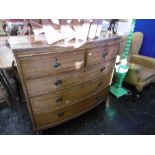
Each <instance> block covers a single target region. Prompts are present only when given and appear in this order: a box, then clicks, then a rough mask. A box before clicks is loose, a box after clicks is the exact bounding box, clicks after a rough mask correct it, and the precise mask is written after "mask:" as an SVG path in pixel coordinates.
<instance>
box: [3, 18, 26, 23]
mask: <svg viewBox="0 0 155 155" xmlns="http://www.w3.org/2000/svg"><path fill="white" fill-rule="evenodd" d="M2 21H4V22H13V23H16V22H24V21H25V19H2Z"/></svg>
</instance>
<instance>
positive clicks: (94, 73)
mask: <svg viewBox="0 0 155 155" xmlns="http://www.w3.org/2000/svg"><path fill="white" fill-rule="evenodd" d="M114 65H115V58H113V59H111V60H109V61H103V62H101V63H100V64H97V65H94V66H91V67H88V68H87V69H86V68H83V69H81V70H77V71H69V72H67V73H66V72H63V73H60V74H56V75H53V76H46V77H42V78H34V79H30V80H26V81H25V84H26V87H27V91H28V95H29V97H33V96H39V95H42V94H48V93H51V92H54V91H59V90H63V89H66V88H72V87H73V86H77V85H79V84H81V83H85V82H88V81H91V80H93V79H96V78H98V77H100V76H102V75H104V74H106V73H107V72H108V71H110V70H113V69H114Z"/></svg>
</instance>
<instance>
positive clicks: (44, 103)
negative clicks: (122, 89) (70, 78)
mask: <svg viewBox="0 0 155 155" xmlns="http://www.w3.org/2000/svg"><path fill="white" fill-rule="evenodd" d="M111 74H112V73H108V74H106V75H105V76H103V77H101V78H98V79H96V80H93V81H91V82H88V83H85V84H82V85H79V86H77V87H73V88H72V89H69V90H64V91H58V92H54V93H51V94H49V95H43V96H38V97H33V98H30V103H31V107H32V109H33V111H34V113H36V112H37V113H41V112H44V111H49V110H52V109H54V108H55V109H56V108H60V107H63V106H66V105H69V104H72V103H73V102H77V101H78V100H82V99H83V98H85V97H87V96H89V95H91V94H93V93H96V92H98V91H99V90H101V89H103V88H105V87H107V86H109V85H110V82H111V80H110V79H111Z"/></svg>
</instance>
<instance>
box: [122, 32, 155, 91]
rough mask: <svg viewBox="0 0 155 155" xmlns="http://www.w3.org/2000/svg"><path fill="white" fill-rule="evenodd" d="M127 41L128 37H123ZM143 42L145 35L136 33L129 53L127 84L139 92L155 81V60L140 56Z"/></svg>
mask: <svg viewBox="0 0 155 155" xmlns="http://www.w3.org/2000/svg"><path fill="white" fill-rule="evenodd" d="M123 39H124V41H126V39H127V37H126V36H125V37H123ZM142 42H143V33H141V32H135V33H134V34H133V40H132V43H131V48H130V53H129V60H128V61H129V67H130V68H129V71H128V73H127V75H126V78H125V82H127V83H128V84H131V85H133V86H135V87H136V89H137V90H138V91H142V90H143V88H144V87H145V86H146V85H148V84H150V83H151V82H153V81H154V80H155V59H154V58H150V57H147V56H143V55H139V54H138V53H139V50H140V48H141V45H142Z"/></svg>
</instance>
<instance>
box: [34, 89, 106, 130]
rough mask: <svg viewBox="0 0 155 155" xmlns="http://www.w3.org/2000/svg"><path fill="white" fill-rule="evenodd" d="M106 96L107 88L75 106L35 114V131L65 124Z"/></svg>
mask: <svg viewBox="0 0 155 155" xmlns="http://www.w3.org/2000/svg"><path fill="white" fill-rule="evenodd" d="M107 95H108V88H105V89H102V90H101V91H100V92H99V93H97V94H95V95H93V96H91V97H89V98H86V99H84V100H82V101H80V102H77V103H75V104H72V105H69V106H67V107H64V108H61V109H57V110H55V111H51V112H47V113H42V114H39V115H38V114H36V115H34V118H35V123H36V126H37V129H42V128H47V127H52V126H55V125H58V124H60V123H62V122H65V121H67V120H69V119H71V118H74V117H76V116H78V115H80V114H82V113H84V112H86V111H88V110H89V109H91V108H92V107H94V106H96V105H97V104H98V103H100V102H102V101H103V100H105V98H106V97H107Z"/></svg>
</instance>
